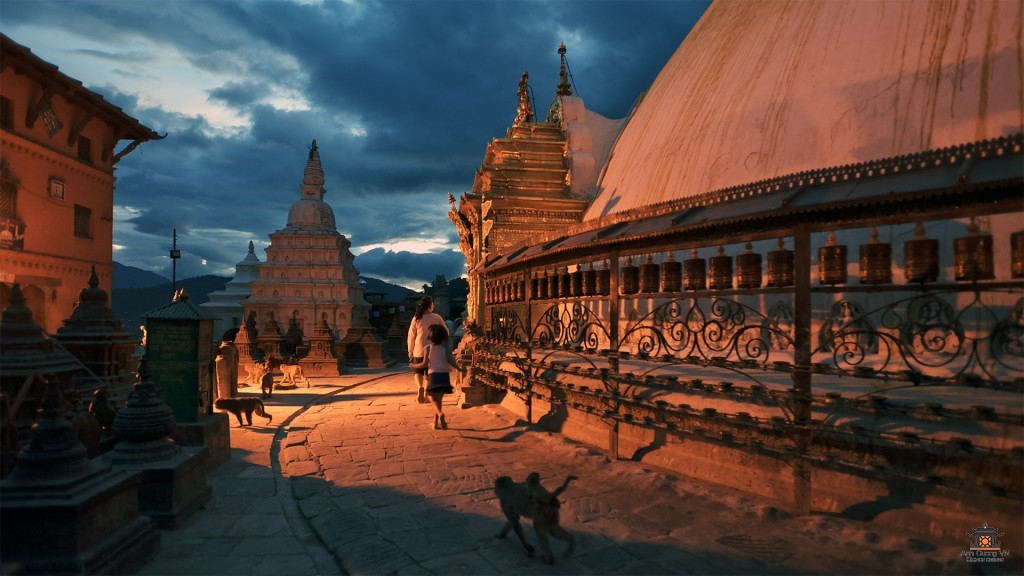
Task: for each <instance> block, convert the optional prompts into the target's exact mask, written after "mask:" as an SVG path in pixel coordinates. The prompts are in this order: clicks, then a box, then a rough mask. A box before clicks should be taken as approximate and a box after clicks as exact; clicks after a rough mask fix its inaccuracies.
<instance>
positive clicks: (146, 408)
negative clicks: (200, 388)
mask: <svg viewBox="0 0 1024 576" xmlns="http://www.w3.org/2000/svg"><path fill="white" fill-rule="evenodd" d="M138 378H139V381H138V382H137V383H136V384H135V387H134V388H132V391H131V394H130V395H129V396H128V402H127V404H126V405H125V407H124V408H123V409H121V410H120V411H119V412H118V413H117V417H116V418H115V419H114V426H113V431H114V434H116V435H117V437H118V443H117V445H116V446H115V447H114V449H113V450H111V451H110V452H108V453H106V454H104V458H106V459H107V460H109V461H110V462H111V464H113V466H114V468H115V469H122V470H128V471H133V472H139V473H140V474H141V482H140V484H139V511H140V512H141V513H143V514H146V515H147V516H149V517H150V518H152V519H153V520H154V521H155V522H156V523H157V526H159V527H160V528H176V527H178V526H180V525H181V523H182V522H184V521H185V520H186V519H188V517H189V516H191V515H192V514H193V513H194V512H195V511H196V510H198V509H199V508H200V507H201V506H203V505H204V504H206V502H207V501H209V500H210V495H211V493H212V490H211V488H210V486H209V485H208V484H207V483H206V472H205V469H204V464H205V461H206V459H207V458H208V457H209V451H208V450H207V449H206V448H204V447H201V446H200V447H186V448H182V447H180V446H178V445H177V444H175V443H174V442H173V441H172V440H171V438H170V434H171V432H172V431H173V430H174V426H175V424H174V413H173V411H172V410H171V408H170V406H168V405H167V403H166V402H164V400H163V398H161V397H160V391H159V390H158V389H157V387H156V385H154V384H153V382H152V381H151V380H150V379H149V367H148V362H147V360H146V357H145V356H143V357H142V359H141V360H140V361H139V370H138Z"/></svg>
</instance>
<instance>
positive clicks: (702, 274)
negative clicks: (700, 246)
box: [683, 248, 707, 290]
mask: <svg viewBox="0 0 1024 576" xmlns="http://www.w3.org/2000/svg"><path fill="white" fill-rule="evenodd" d="M706 285H707V271H706V270H705V268H704V259H703V258H698V257H697V249H696V248H694V249H693V250H691V251H690V257H689V258H687V259H686V260H683V287H684V288H686V289H687V290H703V289H704V288H705V286H706Z"/></svg>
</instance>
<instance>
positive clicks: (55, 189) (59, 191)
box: [49, 176, 65, 200]
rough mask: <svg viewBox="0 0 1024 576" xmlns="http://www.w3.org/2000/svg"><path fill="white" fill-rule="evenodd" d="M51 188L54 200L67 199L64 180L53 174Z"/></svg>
mask: <svg viewBox="0 0 1024 576" xmlns="http://www.w3.org/2000/svg"><path fill="white" fill-rule="evenodd" d="M49 190H50V198H52V199H54V200H64V199H65V194H64V181H63V180H61V179H60V178H55V177H53V176H51V177H50V185H49Z"/></svg>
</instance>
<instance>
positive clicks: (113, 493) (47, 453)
mask: <svg viewBox="0 0 1024 576" xmlns="http://www.w3.org/2000/svg"><path fill="white" fill-rule="evenodd" d="M44 388H45V392H44V394H43V398H42V401H41V402H40V406H39V414H38V417H37V418H36V423H35V424H34V425H33V427H32V435H31V440H30V441H29V442H28V444H27V445H26V446H25V448H24V449H23V450H22V451H21V452H20V453H19V454H18V457H17V461H16V463H15V466H14V471H13V472H12V473H11V475H10V476H9V477H8V478H6V479H4V480H3V481H0V525H3V530H0V548H2V549H3V558H2V560H0V562H2V565H0V572H3V573H4V574H131V573H133V572H135V571H137V570H138V569H139V568H141V567H142V566H143V565H145V563H146V562H148V561H149V560H150V559H151V558H152V557H153V556H154V555H156V553H157V551H158V550H159V548H160V533H159V532H158V531H157V529H156V527H155V526H154V525H153V521H152V520H150V519H149V518H148V517H146V516H141V515H140V514H139V493H138V486H139V476H138V475H137V474H136V473H135V472H129V471H127V470H112V469H111V465H110V463H109V462H107V461H106V460H104V459H103V458H94V459H92V460H89V459H88V458H87V457H86V449H85V446H83V445H82V443H81V442H80V441H79V440H78V438H76V436H75V430H74V426H73V424H72V423H71V421H70V420H69V419H68V418H67V415H66V408H65V406H66V405H67V399H66V398H63V397H62V394H61V391H60V388H61V387H60V385H59V384H58V383H57V382H56V380H54V379H50V380H47V381H45V383H44Z"/></svg>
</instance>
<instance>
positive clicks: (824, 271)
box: [818, 232, 846, 286]
mask: <svg viewBox="0 0 1024 576" xmlns="http://www.w3.org/2000/svg"><path fill="white" fill-rule="evenodd" d="M818 281H819V282H821V283H822V284H828V285H830V286H835V285H836V284H846V246H844V245H842V244H837V243H836V233H835V232H829V235H828V244H826V245H824V246H822V247H821V248H818Z"/></svg>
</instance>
